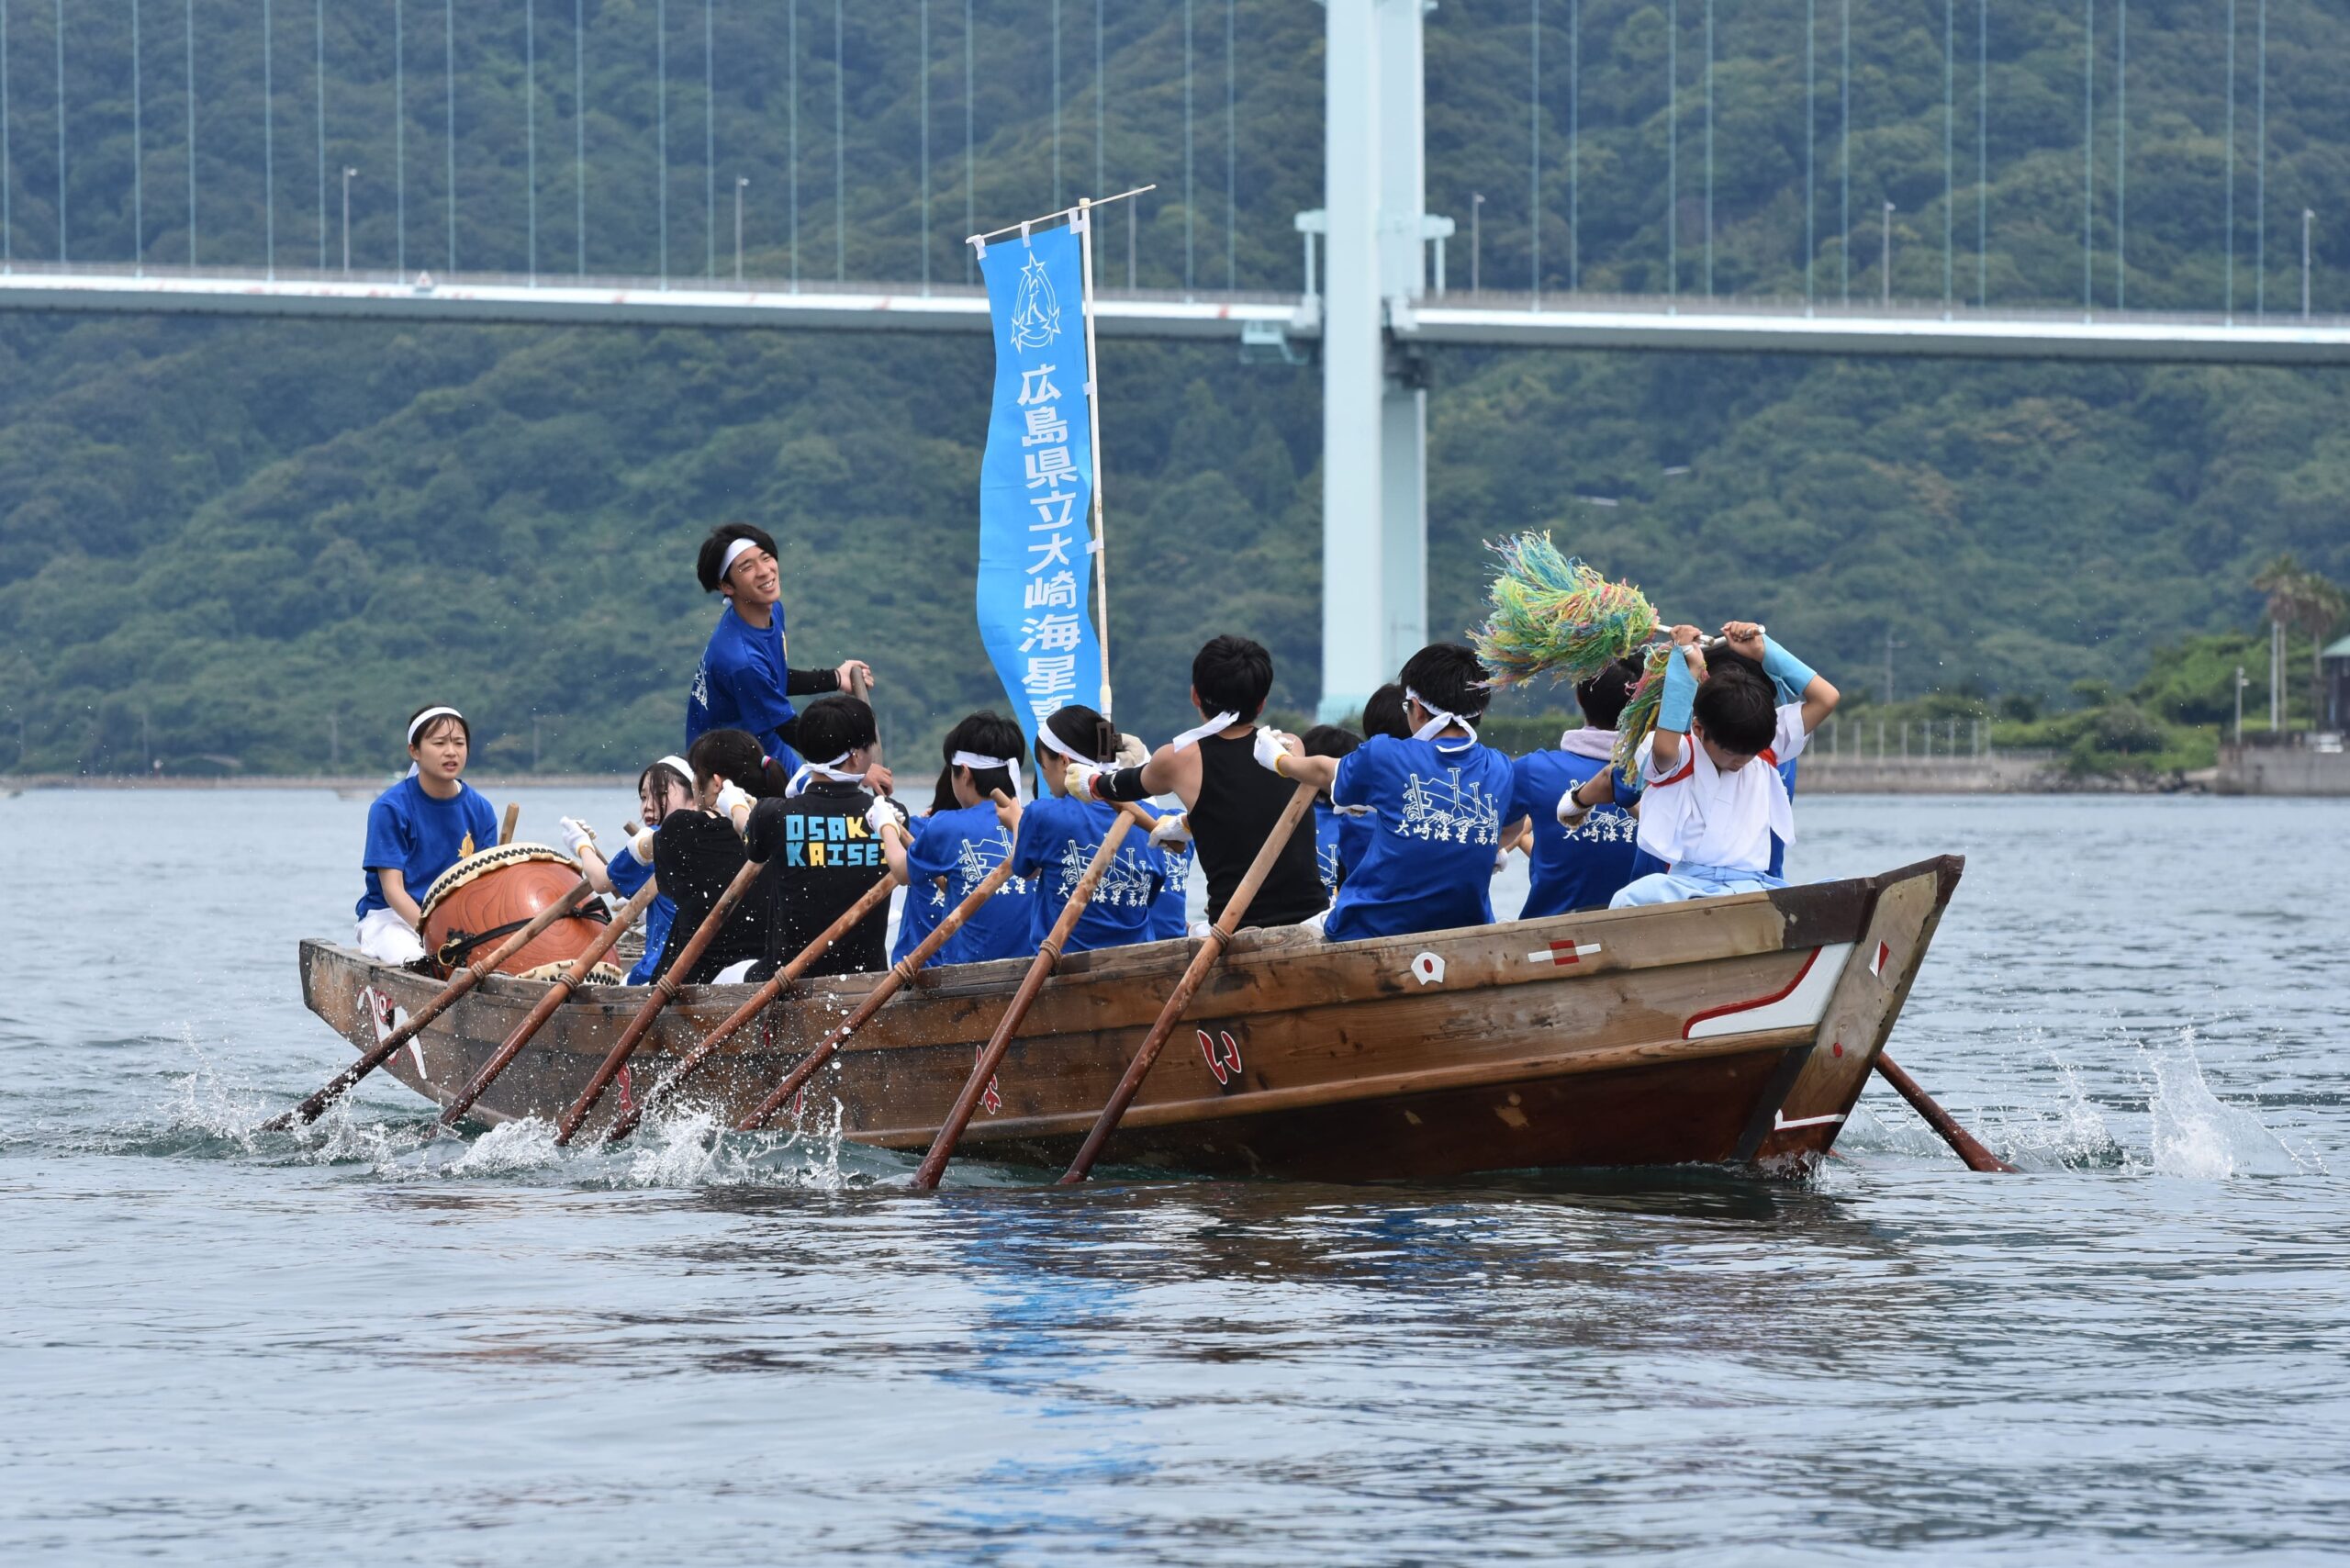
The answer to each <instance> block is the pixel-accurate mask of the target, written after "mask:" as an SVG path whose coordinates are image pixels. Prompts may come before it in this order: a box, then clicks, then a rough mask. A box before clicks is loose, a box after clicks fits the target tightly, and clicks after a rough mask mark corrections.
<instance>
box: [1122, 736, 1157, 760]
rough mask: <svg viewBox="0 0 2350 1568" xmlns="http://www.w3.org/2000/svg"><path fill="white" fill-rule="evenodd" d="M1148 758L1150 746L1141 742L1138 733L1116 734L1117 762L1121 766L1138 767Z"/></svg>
mask: <svg viewBox="0 0 2350 1568" xmlns="http://www.w3.org/2000/svg"><path fill="white" fill-rule="evenodd" d="M1149 760H1150V748H1149V747H1148V746H1147V745H1143V744H1142V737H1141V736H1140V735H1129V734H1120V735H1119V736H1118V756H1117V763H1118V766H1119V767H1141V766H1142V765H1143V764H1144V763H1146V762H1148V761H1149Z"/></svg>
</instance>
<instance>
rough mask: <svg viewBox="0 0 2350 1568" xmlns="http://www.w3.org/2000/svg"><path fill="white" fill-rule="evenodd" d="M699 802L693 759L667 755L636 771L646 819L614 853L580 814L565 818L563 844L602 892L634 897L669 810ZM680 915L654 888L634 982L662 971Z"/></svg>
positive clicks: (640, 811) (674, 904) (648, 868)
mask: <svg viewBox="0 0 2350 1568" xmlns="http://www.w3.org/2000/svg"><path fill="white" fill-rule="evenodd" d="M695 803H696V802H695V799H694V770H693V766H692V764H690V763H688V761H687V760H686V759H685V758H684V757H682V756H665V757H663V758H662V759H661V760H660V761H658V762H656V763H655V764H654V765H653V766H652V767H648V768H646V769H645V770H644V771H643V772H642V773H640V774H638V775H637V776H636V804H637V814H638V819H639V820H640V822H642V823H643V826H641V827H639V828H638V829H637V830H636V831H635V832H634V833H632V834H629V835H628V836H627V837H626V838H625V839H624V840H623V841H622V842H621V846H620V847H619V848H617V849H615V850H614V851H613V852H612V855H611V858H610V859H609V860H608V859H606V858H605V857H604V854H603V851H602V850H600V849H599V848H598V847H597V846H596V840H595V835H594V834H590V833H589V832H588V824H587V823H584V822H581V821H580V820H579V819H578V818H576V817H565V818H564V819H563V842H564V847H565V848H566V849H568V850H570V851H571V853H572V855H573V857H575V858H576V859H577V860H578V862H579V868H580V870H581V871H583V872H585V873H586V875H587V878H588V884H589V885H590V886H591V887H593V888H594V889H595V890H597V891H598V892H599V893H618V894H619V895H620V896H621V897H622V898H632V897H634V896H635V893H636V890H637V889H639V888H641V887H643V886H644V882H645V879H647V878H648V877H650V876H652V875H653V839H654V832H655V829H657V828H659V827H660V825H661V823H663V822H664V821H666V819H667V817H668V815H669V813H670V812H680V811H689V810H691V809H692V808H693V807H694V805H695ZM676 919H677V901H676V900H675V899H673V898H671V897H670V896H669V895H668V894H667V893H666V892H661V893H656V894H655V895H654V899H653V902H651V903H650V904H647V905H646V906H645V910H644V956H643V958H639V959H638V960H637V961H636V967H635V968H634V969H631V970H629V972H628V983H629V984H631V985H647V984H650V983H651V982H652V980H653V977H654V976H655V974H657V973H658V972H659V971H660V967H661V952H662V949H663V947H664V946H666V945H667V943H668V940H669V926H670V924H671V923H673V922H674V921H675V920H676Z"/></svg>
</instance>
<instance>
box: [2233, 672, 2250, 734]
mask: <svg viewBox="0 0 2350 1568" xmlns="http://www.w3.org/2000/svg"><path fill="white" fill-rule="evenodd" d="M2251 684H2252V682H2251V680H2250V679H2249V678H2246V676H2245V675H2244V666H2242V665H2238V666H2236V749H2237V750H2238V751H2242V750H2243V749H2244V688H2245V687H2247V686H2250V685H2251Z"/></svg>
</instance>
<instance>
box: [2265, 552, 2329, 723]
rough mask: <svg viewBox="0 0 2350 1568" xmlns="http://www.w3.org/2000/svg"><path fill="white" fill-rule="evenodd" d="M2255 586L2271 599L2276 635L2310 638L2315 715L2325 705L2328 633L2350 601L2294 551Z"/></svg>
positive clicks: (2269, 567) (2270, 616)
mask: <svg viewBox="0 0 2350 1568" xmlns="http://www.w3.org/2000/svg"><path fill="white" fill-rule="evenodd" d="M2252 586H2253V587H2254V588H2256V589H2258V590H2259V591H2260V592H2261V593H2263V594H2266V596H2267V599H2268V603H2267V606H2266V609H2267V612H2268V622H2269V625H2270V626H2271V627H2272V628H2276V629H2277V631H2274V632H2272V633H2271V634H2272V635H2275V636H2277V637H2278V640H2279V641H2280V642H2281V641H2282V637H2281V632H2282V630H2283V629H2285V628H2290V629H2292V630H2294V631H2299V632H2306V633H2309V637H2310V696H2311V708H2310V711H2311V715H2312V716H2314V715H2316V714H2319V713H2322V711H2324V707H2325V699H2324V688H2323V682H2324V678H2325V669H2324V662H2323V659H2322V656H2321V655H2322V650H2323V648H2324V646H2325V634H2326V633H2328V632H2331V631H2332V630H2333V628H2334V627H2335V626H2336V625H2337V624H2339V623H2340V622H2341V620H2342V618H2343V615H2344V613H2345V611H2350V600H2345V599H2344V595H2343V592H2342V589H2341V588H2338V587H2336V586H2335V585H2334V584H2333V583H2332V582H2330V581H2328V580H2327V579H2326V577H2325V576H2324V575H2323V574H2322V573H2319V572H2312V571H2308V570H2305V569H2304V568H2303V567H2302V566H2301V564H2300V562H2299V561H2296V560H2295V559H2293V557H2292V555H2291V554H2283V555H2279V556H2277V558H2276V559H2275V560H2273V561H2271V562H2269V563H2268V565H2267V566H2264V567H2262V568H2261V571H2260V575H2259V576H2258V577H2255V578H2253V579H2252Z"/></svg>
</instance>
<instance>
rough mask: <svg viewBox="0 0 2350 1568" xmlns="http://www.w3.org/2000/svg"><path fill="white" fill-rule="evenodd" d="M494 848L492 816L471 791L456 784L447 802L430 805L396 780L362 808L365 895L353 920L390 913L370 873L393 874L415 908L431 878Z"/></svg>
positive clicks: (415, 785) (406, 781)
mask: <svg viewBox="0 0 2350 1568" xmlns="http://www.w3.org/2000/svg"><path fill="white" fill-rule="evenodd" d="M497 842H498V813H497V812H495V811H493V810H491V809H490V804H489V801H488V798H487V796H485V795H483V794H482V792H481V791H480V790H476V789H475V788H474V787H473V786H472V785H470V784H467V783H465V782H464V781H463V780H462V779H461V780H459V781H458V784H457V793H456V794H455V796H454V797H453V798H452V799H450V800H446V801H436V800H434V799H433V798H432V797H431V796H430V795H428V794H426V793H425V792H424V786H423V785H422V784H421V783H420V782H419V781H418V780H417V779H416V778H415V777H414V776H412V775H411V776H410V777H408V778H403V779H401V780H400V781H399V782H398V783H397V784H395V785H393V786H392V787H391V788H390V789H388V790H385V791H384V792H383V793H382V794H380V795H378V796H376V797H375V804H374V805H372V806H370V807H368V808H367V847H366V849H365V851H364V853H363V854H362V855H361V856H360V864H361V865H362V866H364V867H365V868H366V870H367V890H366V892H365V893H364V894H362V895H361V897H360V900H359V918H360V919H362V920H364V919H366V918H367V912H368V911H370V910H377V909H388V908H390V907H391V906H390V905H389V904H387V903H386V902H384V881H383V879H382V878H380V877H378V876H377V875H376V874H375V873H376V872H378V871H397V872H398V873H399V874H400V882H401V885H402V886H404V887H405V888H407V889H408V897H410V898H412V899H414V900H415V901H416V902H417V903H418V904H419V905H421V904H422V903H423V902H424V894H425V890H426V889H428V888H430V887H431V886H432V879H433V878H435V877H438V876H439V875H440V874H441V873H442V872H443V871H445V870H447V869H448V868H450V867H452V866H454V865H455V864H456V863H457V862H458V861H460V860H463V859H464V857H466V856H468V855H471V854H473V853H474V852H475V851H476V850H481V849H487V848H489V847H491V846H493V845H495V844H497Z"/></svg>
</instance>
